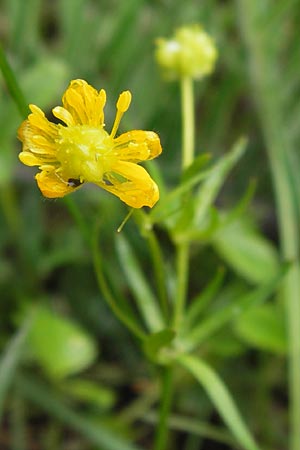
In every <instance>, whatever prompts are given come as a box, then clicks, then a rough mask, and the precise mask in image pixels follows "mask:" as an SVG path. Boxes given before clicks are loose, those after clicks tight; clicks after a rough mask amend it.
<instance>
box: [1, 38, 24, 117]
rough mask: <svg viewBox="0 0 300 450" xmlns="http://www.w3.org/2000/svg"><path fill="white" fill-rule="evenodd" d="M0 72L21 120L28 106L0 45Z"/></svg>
mask: <svg viewBox="0 0 300 450" xmlns="http://www.w3.org/2000/svg"><path fill="white" fill-rule="evenodd" d="M0 70H1V72H2V75H3V78H4V80H5V82H6V85H7V88H8V90H9V92H10V95H11V96H12V98H13V100H14V102H15V103H16V106H17V108H18V110H19V113H20V115H21V117H22V118H26V117H27V115H28V112H29V109H28V104H27V102H26V100H25V97H24V94H23V92H22V90H21V88H20V86H19V83H18V80H17V78H16V76H15V74H14V71H13V70H12V68H11V66H10V64H9V62H8V60H7V58H6V55H5V52H4V50H3V48H2V46H1V45H0Z"/></svg>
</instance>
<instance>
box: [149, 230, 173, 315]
mask: <svg viewBox="0 0 300 450" xmlns="http://www.w3.org/2000/svg"><path fill="white" fill-rule="evenodd" d="M147 239H148V243H149V247H150V250H151V254H152V260H153V265H154V272H155V279H156V285H157V290H158V297H159V300H160V306H161V309H162V312H163V315H164V318H165V320H167V319H168V317H169V305H168V297H167V290H166V283H165V269H164V261H163V257H162V254H161V249H160V246H159V242H158V240H157V237H156V235H155V233H154V231H153V230H150V231H148V232H147Z"/></svg>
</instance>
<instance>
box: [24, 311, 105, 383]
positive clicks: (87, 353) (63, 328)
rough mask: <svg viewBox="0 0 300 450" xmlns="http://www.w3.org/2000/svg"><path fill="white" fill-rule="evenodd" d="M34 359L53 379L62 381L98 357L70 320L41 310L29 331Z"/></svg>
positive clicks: (85, 334) (82, 333)
mask: <svg viewBox="0 0 300 450" xmlns="http://www.w3.org/2000/svg"><path fill="white" fill-rule="evenodd" d="M28 345H29V346H30V349H31V351H32V354H33V357H34V358H35V360H36V361H37V362H38V363H39V364H40V365H41V367H42V368H43V369H44V371H45V372H46V373H47V375H49V376H50V377H53V378H64V377H67V376H68V375H72V374H75V373H77V372H80V371H81V370H83V369H85V368H86V367H87V366H89V365H90V364H91V363H92V362H93V361H94V359H95V358H96V355H97V349H96V344H95V342H94V341H93V339H92V338H91V337H90V336H89V335H88V334H87V333H86V332H84V331H83V330H82V329H81V328H80V327H79V326H78V325H77V324H75V323H74V322H72V321H71V320H70V319H66V318H64V317H60V316H58V315H56V314H54V313H53V312H51V311H50V310H48V309H46V308H44V307H40V308H39V309H38V311H37V314H36V317H35V321H34V323H33V326H32V328H31V330H30V333H29V337H28Z"/></svg>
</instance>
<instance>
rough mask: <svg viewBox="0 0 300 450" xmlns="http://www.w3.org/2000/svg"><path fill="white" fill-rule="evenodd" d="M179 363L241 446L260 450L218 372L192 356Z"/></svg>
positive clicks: (182, 357) (180, 358)
mask: <svg viewBox="0 0 300 450" xmlns="http://www.w3.org/2000/svg"><path fill="white" fill-rule="evenodd" d="M177 361H178V362H179V364H181V365H182V366H183V367H184V368H185V369H186V370H188V371H189V372H190V373H191V374H192V375H193V376H194V377H195V378H196V380H197V381H199V383H200V384H201V385H202V386H203V388H204V390H205V391H206V393H207V395H208V396H209V398H210V399H211V401H212V403H213V404H214V406H215V408H216V409H217V411H218V413H219V414H220V416H221V417H222V419H223V420H224V422H225V423H226V425H227V426H228V428H229V429H230V431H231V432H232V434H233V435H234V437H235V438H236V440H237V441H238V442H239V444H240V445H241V446H242V447H243V448H245V449H246V450H258V449H259V447H258V446H257V444H256V443H255V441H254V439H253V437H252V435H251V433H250V431H249V430H248V428H247V426H246V424H245V422H244V420H243V418H242V417H241V415H240V413H239V411H238V409H237V407H236V405H235V403H234V401H233V399H232V397H231V395H230V393H229V391H228V389H227V387H226V386H225V384H224V383H223V381H222V380H221V379H220V378H219V376H218V375H217V374H216V372H215V371H214V370H213V369H212V368H211V367H210V366H209V365H207V364H206V363H205V362H204V361H202V360H200V359H197V358H196V357H194V356H191V355H181V356H179V357H178V358H177Z"/></svg>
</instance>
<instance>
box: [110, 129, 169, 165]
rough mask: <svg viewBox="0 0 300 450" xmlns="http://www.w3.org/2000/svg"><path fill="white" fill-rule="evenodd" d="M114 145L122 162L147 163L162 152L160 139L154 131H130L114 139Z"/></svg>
mask: <svg viewBox="0 0 300 450" xmlns="http://www.w3.org/2000/svg"><path fill="white" fill-rule="evenodd" d="M114 144H115V146H114V154H115V155H116V156H117V157H118V158H119V159H120V160H121V161H130V162H139V161H146V160H148V159H153V158H156V157H157V156H158V155H160V153H161V152H162V148H161V145H160V140H159V137H158V135H157V134H156V133H154V132H153V131H143V130H133V131H128V132H127V133H123V134H121V135H120V136H119V137H117V138H116V139H114Z"/></svg>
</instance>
